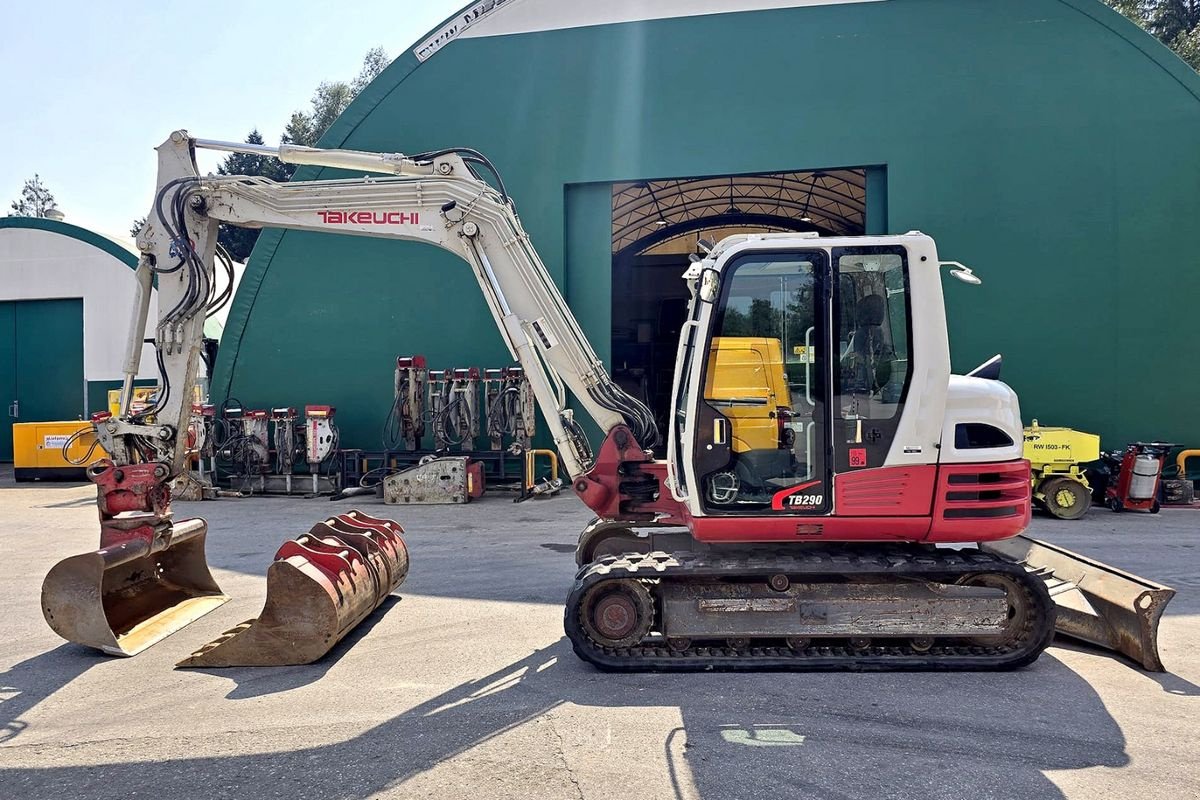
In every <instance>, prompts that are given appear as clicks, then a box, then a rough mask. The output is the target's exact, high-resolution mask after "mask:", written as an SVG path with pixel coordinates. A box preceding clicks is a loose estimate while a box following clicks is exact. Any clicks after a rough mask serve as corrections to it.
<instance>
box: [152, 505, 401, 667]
mask: <svg viewBox="0 0 1200 800" xmlns="http://www.w3.org/2000/svg"><path fill="white" fill-rule="evenodd" d="M403 532H404V531H403V529H402V528H401V527H400V526H399V525H398V524H397V523H395V522H393V521H391V520H384V519H376V518H374V517H369V516H367V515H366V514H363V513H362V512H360V511H350V512H348V513H345V514H339V515H338V516H336V517H332V518H330V519H327V520H325V521H324V522H318V523H317V524H316V525H314V526H313V528H312V530H311V531H309V532H308V533H307V534H306V535H304V536H301V537H299V538H298V539H295V540H294V541H289V542H284V544H283V546H282V547H280V548H279V551H278V552H277V553H276V554H275V560H274V561H273V562H272V563H271V566H270V567H269V568H268V569H267V599H266V603H265V605H264V606H263V610H262V613H261V614H260V615H259V616H258V618H257V619H252V620H249V621H247V622H243V623H242V624H241V625H238V626H237V627H235V628H233V629H231V630H228V631H225V633H223V634H221V635H220V636H219V637H218V638H217V639H215V640H213V641H211V642H209V643H208V644H206V645H204V647H201V648H200V649H199V650H197V651H196V652H195V653H193V654H192V655H191V656H190V657H188V658H185V659H184V660H183V661H180V662H179V663H178V664H177V665H176V666H179V667H266V666H290V665H295V664H309V663H311V662H313V661H316V660H317V659H319V658H321V657H322V656H323V655H325V654H326V653H328V652H329V651H330V650H331V649H332V648H333V646H334V645H335V644H337V643H338V641H339V640H341V639H342V637H344V636H345V635H346V634H347V633H349V632H350V631H351V629H353V628H354V626H355V625H358V624H359V623H360V622H362V621H363V620H364V619H365V618H366V617H367V615H369V614H370V613H371V612H372V611H374V610H375V609H377V608H379V606H380V605H382V604H383V601H384V600H385V599H386V598H387V596H388V595H389V594H391V593H392V591H393V590H395V588H396V587H397V586H399V585H400V584H401V583H402V582H403V581H404V578H405V576H407V575H408V550H407V548H406V547H405V545H404V539H403V538H402V537H401V534H402V533H403Z"/></svg>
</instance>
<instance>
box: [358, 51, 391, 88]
mask: <svg viewBox="0 0 1200 800" xmlns="http://www.w3.org/2000/svg"><path fill="white" fill-rule="evenodd" d="M390 63H391V60H390V59H389V58H388V54H387V51H386V50H384V49H383V48H382V47H372V48H371V49H370V50H368V51H367V54H366V55H365V56H363V63H362V69H360V70H359V71H358V77H357V78H355V79H354V82H353V83H351V84H350V91H352V92H354V96H355V97H358V95H359V93H360V92H361V91H362V90H363V89H365V88H367V85H368V84H370V83H371V81H373V80H375V79H376V78H378V77H379V74H380V73H381V72H383V71H384V70H385V69H387V66H388V64H390Z"/></svg>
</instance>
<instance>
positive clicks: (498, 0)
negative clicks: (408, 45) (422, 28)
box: [414, 0, 516, 61]
mask: <svg viewBox="0 0 1200 800" xmlns="http://www.w3.org/2000/svg"><path fill="white" fill-rule="evenodd" d="M514 2H516V0H481V1H480V2H478V3H475V4H474V5H472V6H471V7H470V8H468V9H467V10H466V11H464V12H462V13H461V14H459V15H458V16H456V17H455V18H454V19H452V20H450V21H449V22H447V23H446V24H445V25H443V26H442V27H441V28H439V29H438V30H437V31H435V32H434V34H433V35H432V36H430V37H429V38H428V39H426V40H425V41H424V42H422V43H421V44H419V45H417V47H416V49H415V50H414V52H415V53H416V54H417V60H418V61H425V60H426V59H427V58H429V57H430V56H432V55H433V54H434V53H436V52H437V51H438V50H441V49H442V48H443V47H445V46H446V45H448V44H450V43H451V42H452V41H454V40H455V39H457V38H458V37H459V36H461V35H462V33H463V31H465V30H466V29H467V28H469V27H471V26H472V25H474V24H475V23H476V22H479V21H480V20H481V19H483V18H484V17H486V16H487V15H488V14H491V13H492V12H493V11H495V10H496V9H497V8H500V7H502V6H506V5H510V4H512V3H514Z"/></svg>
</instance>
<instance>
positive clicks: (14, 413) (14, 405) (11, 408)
mask: <svg viewBox="0 0 1200 800" xmlns="http://www.w3.org/2000/svg"><path fill="white" fill-rule="evenodd" d="M8 415H9V416H10V417H12V418H13V419H19V418H20V416H21V401H20V400H13V401H12V402H11V403H9V405H8Z"/></svg>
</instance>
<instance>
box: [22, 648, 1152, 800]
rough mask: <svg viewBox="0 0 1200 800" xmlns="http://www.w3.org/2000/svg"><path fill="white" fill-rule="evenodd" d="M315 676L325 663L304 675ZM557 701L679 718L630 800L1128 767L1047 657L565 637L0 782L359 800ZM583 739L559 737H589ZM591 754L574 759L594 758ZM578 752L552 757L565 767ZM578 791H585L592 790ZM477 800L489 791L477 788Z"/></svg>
mask: <svg viewBox="0 0 1200 800" xmlns="http://www.w3.org/2000/svg"><path fill="white" fill-rule="evenodd" d="M27 663H29V662H27ZM33 666H34V665H31V666H30V667H29V668H28V669H32V668H33ZM309 669H311V670H313V671H317V670H320V669H322V667H321V666H315V667H311V668H299V671H304V670H309ZM643 690H645V691H644V693H643ZM640 697H644V698H647V699H646V700H642V701H639V699H638V698H640ZM564 704H571V705H578V706H590V707H626V708H633V709H636V708H639V707H655V708H661V707H671V706H675V707H678V708H679V712H680V716H681V719H682V726H681V728H677V729H675V730H672V731H669V732H668V733H667V734H666V735H665V736H664V740H663V742H662V744H661V747H662V748H663V752H664V757H665V759H666V764H665V765H661V766H660V765H657V764H654V763H653V759H654V758H655V756H654V755H653V754H652V753H647V754H646V758H647V763H646V764H645V765H643V766H641V767H638V768H637V769H638V770H639V771H643V772H644V773H645V774H646V775H647V776H648V780H649V779H651V778H654V777H658V776H656V775H654V773H655V772H656V771H659V770H661V771H664V772H666V775H665V776H663V780H662V781H661V782H660V783H658V784H647V791H641V790H639V792H638V793H637V794H636V796H639V797H651V796H653V797H662V796H667V797H669V796H671V795H674V796H676V797H678V798H687V800H692V798H712V799H713V800H717V799H718V798H739V797H745V796H747V795H749V794H753V795H755V796H787V795H793V796H804V797H831V798H840V797H879V798H884V797H897V798H900V797H905V798H907V797H925V798H935V797H946V798H961V797H975V798H989V797H996V798H999V797H1004V798H1014V797H1037V798H1053V797H1063V796H1064V795H1063V794H1062V793H1061V792H1060V791H1059V790H1058V789H1057V788H1056V787H1055V785H1054V784H1053V783H1052V782H1051V781H1050V780H1049V779H1048V778H1047V777H1046V776H1045V775H1044V771H1046V770H1071V769H1083V768H1087V767H1095V766H1106V767H1120V766H1123V765H1125V764H1127V763H1129V757H1128V755H1127V754H1126V752H1125V740H1124V736H1123V735H1122V733H1121V731H1120V729H1119V728H1118V727H1117V725H1116V724H1115V722H1114V721H1113V720H1112V718H1111V717H1110V716H1109V715H1108V713H1107V711H1106V710H1105V707H1104V704H1103V703H1102V702H1101V700H1100V698H1099V697H1098V696H1097V694H1096V693H1095V691H1093V690H1092V688H1091V687H1090V686H1089V685H1088V684H1087V683H1086V682H1085V681H1084V680H1083V679H1081V678H1080V677H1079V676H1077V675H1076V674H1075V673H1074V672H1072V671H1071V670H1069V669H1067V668H1066V667H1065V666H1063V665H1062V664H1061V663H1059V662H1058V661H1057V660H1055V659H1053V658H1052V657H1044V658H1043V659H1042V660H1041V661H1040V662H1039V663H1038V664H1037V665H1036V666H1034V667H1032V668H1030V669H1027V670H1024V671H1021V672H1016V673H977V674H971V673H962V674H957V675H952V676H947V675H944V674H942V675H930V674H928V673H907V674H830V673H819V674H813V673H808V674H786V673H781V674H779V675H777V676H775V679H774V680H773V682H772V684H771V686H769V687H767V688H766V689H765V690H764V686H763V682H762V680H761V676H758V677H757V679H756V677H755V676H753V675H738V674H720V673H715V674H714V673H706V674H691V675H669V674H628V675H622V674H609V675H602V674H601V673H598V672H596V671H595V670H593V669H592V668H590V667H589V666H587V665H585V664H583V663H582V662H580V661H578V660H577V659H576V658H575V657H574V655H573V654H572V652H571V649H570V645H569V644H568V643H567V642H566V640H565V639H563V640H559V641H558V642H556V643H554V644H553V645H550V646H549V647H546V648H543V649H541V650H538V651H535V652H534V653H532V654H531V655H529V656H528V657H526V658H523V659H520V660H518V661H516V662H514V663H511V664H509V665H507V666H505V667H503V668H502V669H500V670H497V671H495V672H492V673H491V674H489V675H486V676H483V677H481V678H478V679H476V680H472V681H469V682H466V683H463V684H460V685H458V686H456V687H454V688H453V689H450V690H449V691H446V692H444V693H442V694H440V695H438V696H436V697H434V698H432V699H430V700H428V701H426V702H423V703H420V704H419V705H417V706H415V707H413V708H411V709H409V710H408V711H405V712H403V713H401V714H399V715H398V716H396V717H394V718H393V719H391V720H389V721H387V722H385V723H383V724H381V725H379V726H377V727H375V728H373V729H371V730H368V731H365V732H364V733H362V734H360V735H358V736H355V737H353V738H351V739H349V740H346V741H343V742H338V743H336V744H331V745H325V746H319V747H307V746H304V745H303V743H302V742H297V746H296V748H295V749H293V750H290V751H286V752H279V753H264V754H246V755H236V756H224V757H212V758H188V759H172V760H168V761H142V762H134V763H121V764H96V765H89V766H86V767H84V766H79V767H75V766H68V767H53V768H39V769H29V768H15V769H5V770H0V784H3V785H5V786H7V787H9V792H8V794H9V795H10V796H13V797H22V798H27V799H28V800H38V798H53V799H54V800H59V798H61V797H63V796H64V790H65V791H66V793H67V794H69V795H71V796H82V797H91V798H107V797H112V798H117V797H120V798H125V797H128V796H131V795H133V794H136V793H139V792H146V793H151V792H152V793H153V794H154V795H155V796H157V797H161V798H176V797H179V798H183V797H194V796H196V794H197V792H198V791H202V793H203V794H204V795H206V796H210V797H226V796H230V797H241V796H261V795H262V794H263V793H264V792H265V791H267V790H268V788H269V793H270V794H271V795H272V796H280V797H283V796H292V795H295V796H305V797H321V798H342V799H344V800H349V799H351V798H355V799H357V798H368V797H372V796H374V795H376V794H378V793H380V792H383V791H385V790H388V789H393V790H394V789H395V788H396V787H398V786H399V785H400V784H403V783H404V782H405V781H408V780H410V779H412V778H414V777H416V776H418V775H421V774H422V773H424V772H427V771H428V770H430V769H432V768H434V767H436V766H437V765H438V764H440V763H443V762H445V761H447V760H448V759H451V758H453V757H455V756H456V755H458V754H461V753H464V752H465V751H467V750H470V749H471V748H473V747H476V746H478V745H481V744H483V743H485V742H488V741H489V740H492V739H495V738H496V737H499V736H503V735H504V734H505V733H506V732H508V731H511V730H513V729H514V728H516V727H518V726H521V725H523V724H525V723H528V722H530V721H532V720H536V719H538V718H539V717H543V716H544V715H546V714H548V713H550V712H553V711H554V709H556V708H557V707H559V706H561V705H564ZM595 734H596V732H590V731H586V730H579V729H574V730H573V731H572V732H571V736H573V737H579V736H583V737H588V736H591V737H592V738H591V739H588V741H592V742H594V741H597V739H596V736H595ZM610 735H613V736H621V732H620V731H615V732H610ZM185 744H186V743H185ZM594 749H595V748H594V747H587V748H583V749H581V750H579V751H575V752H583V750H586V751H587V752H586V753H584V755H591V756H594V755H595V753H594ZM543 755H544V754H540V753H537V754H534V755H531V756H530V757H531V758H541V757H543ZM545 757H546V758H550V760H551V761H553V760H554V758H552V757H550V756H545ZM574 757H575V756H574V755H573V753H572V751H571V750H567V751H566V752H565V753H560V755H559V758H561V759H562V760H563V762H564V763H565V764H566V765H567V767H566V768H570V762H571V760H572V759H573V758H574ZM593 769H595V767H594V765H593ZM592 774H593V775H595V774H596V773H595V772H594V771H593V773H592ZM573 780H578V778H577V777H575V776H573ZM596 780H599V778H598V777H597V778H596ZM257 781H269V786H268V785H264V784H259V783H256V782H257ZM581 786H582V788H583V789H584V790H585V791H586V789H587V783H586V780H585V781H584V782H582V783H581ZM651 786H657V787H659V788H657V789H651V788H650V787H651ZM201 787H203V789H201ZM475 788H476V789H478V790H479V792H480V794H479V796H486V787H475ZM611 790H612V786H611V784H608V785H607V788H606V789H605V791H606V792H608V793H610V792H611ZM630 796H634V795H630Z"/></svg>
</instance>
